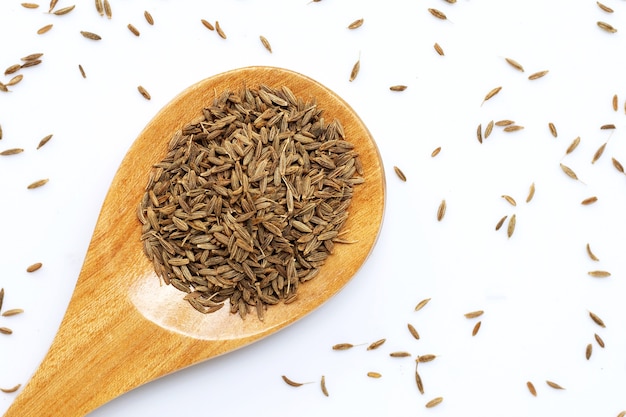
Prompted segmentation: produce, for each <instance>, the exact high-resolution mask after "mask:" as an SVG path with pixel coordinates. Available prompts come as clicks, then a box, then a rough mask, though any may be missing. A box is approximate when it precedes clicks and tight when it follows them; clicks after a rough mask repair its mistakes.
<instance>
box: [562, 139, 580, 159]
mask: <svg viewBox="0 0 626 417" xmlns="http://www.w3.org/2000/svg"><path fill="white" fill-rule="evenodd" d="M579 143H580V136H578V137H576V139H574V140H573V141H572V143H570V145H569V146H568V147H567V149H566V150H565V155H569V154H570V153H572V152H574V149H576V148H577V147H578V144H579Z"/></svg>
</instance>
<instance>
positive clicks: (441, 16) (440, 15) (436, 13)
mask: <svg viewBox="0 0 626 417" xmlns="http://www.w3.org/2000/svg"><path fill="white" fill-rule="evenodd" d="M428 11H429V12H430V14H432V15H433V16H435V17H436V18H437V19H441V20H446V19H447V18H448V17H447V16H446V15H445V13H443V12H442V11H440V10H437V9H428Z"/></svg>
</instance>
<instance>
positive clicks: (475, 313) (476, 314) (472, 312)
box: [464, 310, 485, 319]
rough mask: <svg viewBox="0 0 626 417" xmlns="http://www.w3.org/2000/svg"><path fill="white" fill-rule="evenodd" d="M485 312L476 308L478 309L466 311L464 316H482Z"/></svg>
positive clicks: (472, 317)
mask: <svg viewBox="0 0 626 417" xmlns="http://www.w3.org/2000/svg"><path fill="white" fill-rule="evenodd" d="M484 313H485V312H484V311H483V310H476V311H470V312H469V313H465V314H464V316H465V318H468V319H475V318H476V317H480V316H482V315H483V314H484Z"/></svg>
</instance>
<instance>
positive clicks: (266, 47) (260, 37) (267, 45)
mask: <svg viewBox="0 0 626 417" xmlns="http://www.w3.org/2000/svg"><path fill="white" fill-rule="evenodd" d="M259 39H260V40H261V43H262V44H263V46H264V47H265V49H267V50H268V51H269V52H270V53H271V52H272V45H270V42H269V41H268V40H267V39H266V38H265V36H259Z"/></svg>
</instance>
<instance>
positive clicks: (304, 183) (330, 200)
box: [137, 85, 364, 320]
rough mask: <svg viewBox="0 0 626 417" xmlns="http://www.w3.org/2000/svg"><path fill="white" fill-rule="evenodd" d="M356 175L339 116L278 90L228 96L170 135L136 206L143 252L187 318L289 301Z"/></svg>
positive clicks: (327, 250) (359, 174)
mask: <svg viewBox="0 0 626 417" xmlns="http://www.w3.org/2000/svg"><path fill="white" fill-rule="evenodd" d="M363 181H364V179H363V168H362V166H361V162H360V159H359V157H358V154H357V152H356V151H355V149H354V145H353V144H352V143H350V142H348V141H347V140H346V138H345V135H344V131H343V127H342V125H341V123H340V122H339V121H338V120H334V121H332V122H330V123H327V122H326V121H325V120H324V117H323V109H321V108H319V107H318V105H317V104H316V102H315V101H309V102H306V101H303V100H302V99H300V98H296V97H295V95H294V94H293V92H292V91H291V90H290V89H289V88H287V87H284V86H283V87H280V88H270V87H268V86H265V85H261V86H259V88H258V89H250V88H242V89H240V90H238V91H233V92H231V91H225V92H223V93H222V94H221V95H220V96H218V97H216V98H215V99H214V101H213V103H212V104H211V105H209V106H208V107H206V108H204V109H203V110H202V116H201V117H199V118H198V119H197V120H194V121H193V122H191V123H190V124H188V125H187V126H185V127H183V128H182V129H181V130H180V131H178V132H176V134H175V135H174V136H173V138H172V139H171V141H170V143H169V146H168V153H167V155H166V157H165V158H164V159H163V160H162V161H161V162H159V163H156V164H155V165H154V166H153V169H152V172H151V174H150V177H149V180H148V185H147V187H146V192H145V194H144V196H143V198H142V200H141V202H140V204H139V207H138V212H137V215H138V218H139V220H140V222H141V223H142V235H141V239H142V241H143V247H144V252H145V254H146V256H147V257H148V258H149V259H150V260H151V261H152V263H153V265H154V268H155V271H156V273H157V275H158V276H159V277H161V278H162V279H163V281H164V282H165V283H166V284H171V285H173V286H174V287H176V288H177V289H179V290H181V291H183V292H186V293H187V294H186V296H185V297H184V299H185V300H187V301H188V302H189V303H190V304H191V305H192V306H193V307H194V308H195V309H196V310H198V311H200V312H202V313H211V312H214V311H216V310H219V309H220V308H222V307H223V306H224V304H225V302H226V301H229V304H230V311H231V313H239V315H240V316H241V317H242V318H244V317H245V316H246V314H247V313H248V312H249V311H250V310H256V313H257V316H258V317H259V319H261V320H262V319H263V316H264V311H265V310H266V308H267V306H268V305H273V304H277V303H279V302H281V301H282V302H285V303H289V302H291V301H293V300H294V298H295V297H296V295H297V290H298V287H299V285H300V284H301V283H303V282H306V281H308V280H310V279H312V278H314V277H315V276H316V275H317V274H318V272H319V268H321V267H322V265H323V264H324V262H325V260H326V258H327V257H328V256H330V255H331V254H332V252H333V248H334V245H335V244H336V243H348V242H349V241H348V240H345V239H343V237H342V236H343V234H345V233H346V232H343V233H342V232H341V228H342V226H343V225H344V223H345V222H346V220H347V218H348V207H349V205H350V201H351V198H352V193H353V186H354V185H357V184H360V183H362V182H363Z"/></svg>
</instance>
